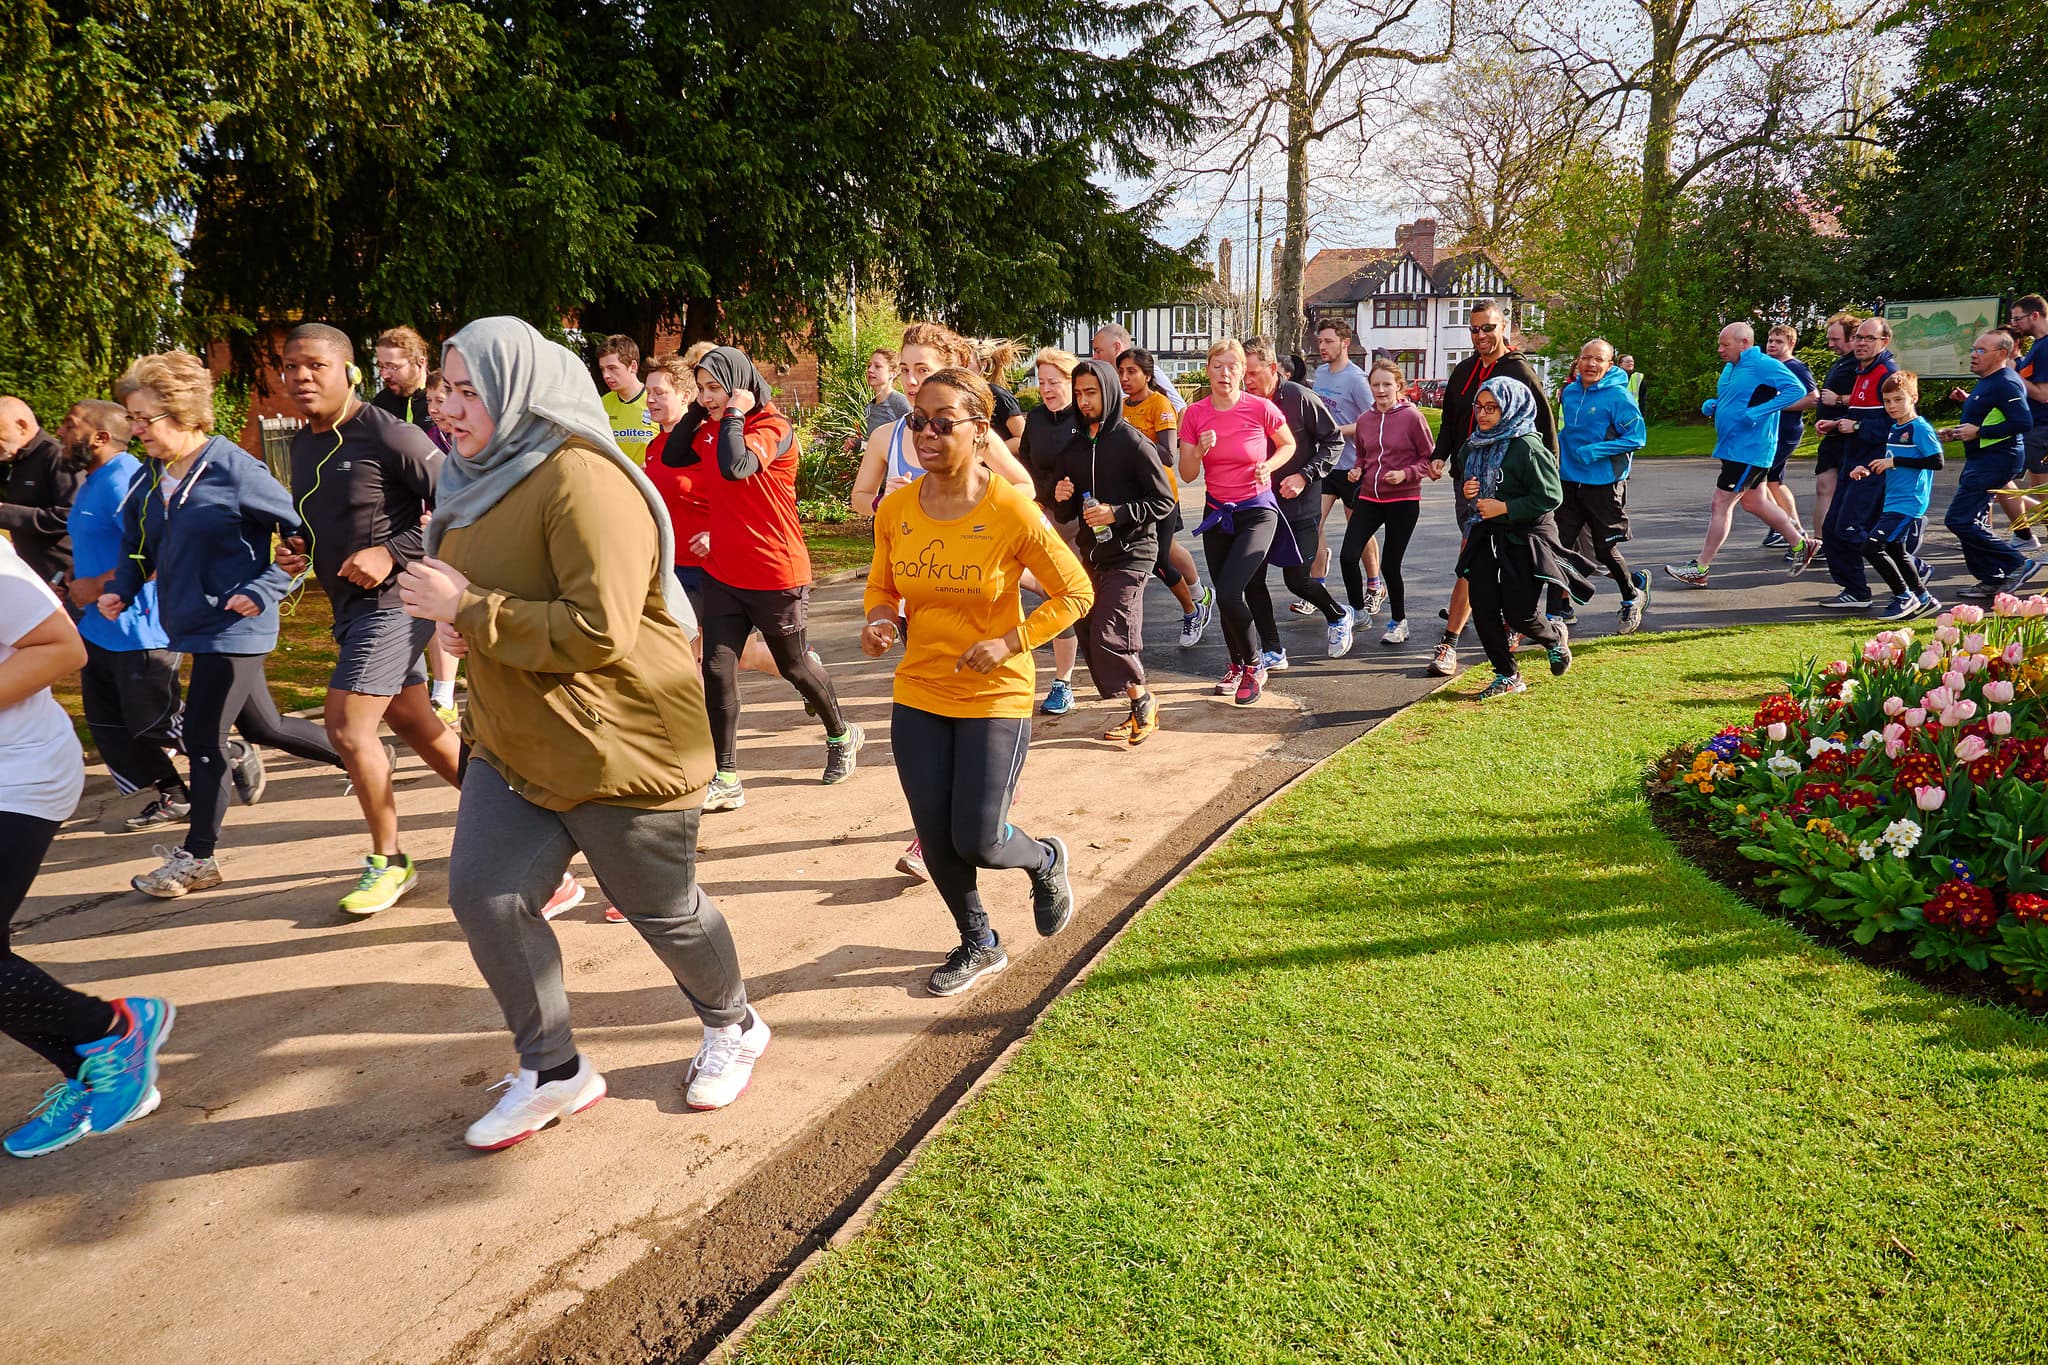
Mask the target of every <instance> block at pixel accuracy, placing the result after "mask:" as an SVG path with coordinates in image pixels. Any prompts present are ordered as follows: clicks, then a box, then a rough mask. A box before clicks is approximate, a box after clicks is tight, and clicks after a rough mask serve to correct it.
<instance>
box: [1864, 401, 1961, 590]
mask: <svg viewBox="0 0 2048 1365" xmlns="http://www.w3.org/2000/svg"><path fill="white" fill-rule="evenodd" d="M1919 401H1920V377H1919V376H1918V375H1916V374H1914V373H1913V372H1912V371H1911V370H1896V371H1894V372H1893V373H1892V375H1891V377H1890V378H1888V379H1886V380H1885V381H1884V410H1885V415H1886V416H1888V417H1890V418H1891V419H1892V429H1891V434H1890V435H1889V436H1887V437H1886V438H1885V444H1884V454H1883V455H1881V456H1879V457H1878V458H1877V459H1875V460H1872V461H1871V462H1870V463H1868V464H1864V465H1859V466H1857V467H1856V468H1854V469H1852V470H1850V471H1849V477H1850V478H1851V479H1854V480H1857V481H1859V482H1860V481H1861V480H1863V479H1866V478H1880V479H1883V480H1884V510H1883V511H1882V512H1881V513H1879V515H1878V518H1877V523H1876V525H1874V526H1872V527H1871V530H1870V536H1869V538H1868V539H1867V540H1865V541H1864V542H1863V557H1864V558H1865V559H1866V560H1868V561H1869V562H1870V566H1871V567H1872V568H1874V569H1876V570H1877V571H1878V573H1879V574H1880V575H1882V576H1883V578H1884V581H1885V583H1886V584H1887V585H1888V586H1889V587H1890V588H1891V590H1892V600H1891V601H1890V602H1889V603H1887V604H1886V605H1885V609H1884V611H1883V612H1882V613H1880V619H1882V620H1886V621H1905V620H1908V619H1910V618H1912V617H1915V616H1930V615H1932V614H1933V613H1935V612H1938V611H1940V610H1941V603H1940V602H1938V601H1936V600H1935V597H1934V594H1933V593H1931V592H1929V591H1927V587H1926V585H1925V584H1924V583H1923V582H1922V581H1921V578H1920V570H1919V568H1918V567H1917V566H1916V565H1915V564H1914V563H1913V555H1912V552H1911V550H1910V549H1909V547H1908V545H1907V539H1908V536H1909V535H1910V533H1911V532H1912V530H1913V528H1915V527H1916V526H1918V525H1919V524H1920V519H1921V518H1922V517H1925V516H1926V515H1927V503H1928V500H1929V499H1930V498H1931V497H1932V496H1933V494H1934V474H1935V471H1936V470H1938V469H1940V468H1941V437H1939V436H1937V435H1936V434H1935V432H1934V427H1933V425H1932V424H1930V423H1929V422H1928V420H1927V419H1926V418H1925V417H1922V416H1921V415H1920V412H1919V408H1918V406H1917V405H1918V404H1919Z"/></svg>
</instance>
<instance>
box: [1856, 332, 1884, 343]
mask: <svg viewBox="0 0 2048 1365" xmlns="http://www.w3.org/2000/svg"><path fill="white" fill-rule="evenodd" d="M1854 340H1857V341H1883V340H1884V338H1883V337H1881V336H1879V335H1877V333H1875V332H1858V333H1857V334H1856V335H1855V337H1854Z"/></svg>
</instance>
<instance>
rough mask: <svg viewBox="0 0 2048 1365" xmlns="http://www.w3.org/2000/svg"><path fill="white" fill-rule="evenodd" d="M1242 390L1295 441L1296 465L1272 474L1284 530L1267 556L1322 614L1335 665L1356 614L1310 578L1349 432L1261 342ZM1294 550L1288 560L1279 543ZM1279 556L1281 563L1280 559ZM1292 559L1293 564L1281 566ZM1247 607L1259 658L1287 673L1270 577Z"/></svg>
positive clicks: (1252, 347) (1254, 584) (1251, 349)
mask: <svg viewBox="0 0 2048 1365" xmlns="http://www.w3.org/2000/svg"><path fill="white" fill-rule="evenodd" d="M1244 356H1245V367H1244V386H1245V389H1246V391H1247V392H1250V393H1255V394H1257V395H1258V396H1259V397H1261V398H1270V399H1271V400H1272V401H1273V405H1274V406H1275V407H1277V408H1279V409H1280V415H1281V416H1283V417H1285V418H1286V419H1287V427H1288V430H1290V431H1292V432H1293V433H1294V458H1293V459H1291V460H1289V461H1288V462H1287V463H1286V464H1284V465H1282V466H1280V468H1279V469H1277V470H1275V471H1274V473H1273V497H1274V500H1275V501H1276V502H1278V503H1279V504H1280V524H1281V525H1282V526H1284V527H1286V528H1287V531H1286V533H1285V534H1276V535H1275V536H1274V537H1273V548H1272V549H1271V550H1268V551H1267V552H1266V565H1267V567H1268V568H1270V567H1272V566H1273V565H1275V564H1279V565H1280V575H1281V578H1282V579H1283V580H1284V581H1285V582H1286V584H1287V590H1288V591H1289V592H1291V593H1293V594H1294V595H1295V596H1296V597H1297V598H1299V599H1301V600H1302V601H1304V602H1306V603H1308V604H1309V605H1310V606H1312V607H1314V608H1315V609H1316V610H1318V611H1320V612H1322V614H1323V621H1324V626H1325V630H1326V632H1327V639H1328V643H1329V650H1330V657H1331V658H1333V659H1341V658H1343V657H1344V656H1345V655H1346V654H1349V653H1350V652H1351V642H1352V625H1351V613H1350V612H1349V611H1347V610H1346V609H1345V608H1343V607H1340V606H1338V605H1337V600H1336V599H1335V598H1334V597H1332V596H1330V590H1329V589H1328V588H1326V587H1324V586H1323V584H1322V583H1321V582H1320V581H1318V580H1317V579H1316V578H1315V577H1313V576H1312V575H1311V574H1310V572H1309V568H1310V566H1311V565H1312V564H1313V563H1314V562H1315V557H1316V551H1317V550H1319V549H1321V548H1322V539H1323V526H1322V489H1323V476H1324V475H1325V474H1327V473H1329V472H1330V471H1331V470H1333V469H1335V468H1336V467H1337V461H1338V459H1339V458H1341V457H1342V455H1343V454H1344V432H1343V428H1342V427H1340V426H1339V425H1338V423H1337V416H1336V414H1335V413H1333V412H1331V411H1330V407H1329V405H1328V404H1327V403H1325V402H1323V400H1322V399H1321V398H1320V397H1318V396H1317V394H1316V391H1315V390H1314V389H1311V388H1308V387H1306V386H1305V385H1301V384H1297V383H1295V382H1294V381H1293V380H1292V379H1282V378H1281V377H1280V357H1279V355H1278V353H1277V352H1275V351H1274V349H1273V344H1272V343H1271V342H1269V341H1265V340H1263V339H1261V340H1258V341H1253V342H1251V343H1249V344H1248V345H1246V347H1245V348H1244ZM1283 540H1284V541H1286V542H1287V543H1288V544H1291V545H1292V546H1293V547H1294V553H1293V554H1292V555H1291V556H1290V555H1289V554H1288V552H1287V551H1286V550H1285V549H1284V548H1283V547H1282V541H1283ZM1276 554H1277V555H1278V556H1280V558H1277V559H1276V558H1275V556H1276ZM1287 558H1293V559H1294V560H1295V561H1296V562H1294V563H1291V564H1289V563H1284V562H1282V561H1283V560H1284V559H1287ZM1244 600H1245V605H1246V606H1248V607H1250V608H1251V609H1252V625H1253V626H1255V627H1256V628H1257V629H1258V632H1259V652H1260V654H1261V655H1262V656H1263V657H1264V660H1265V664H1266V668H1267V669H1268V671H1275V670H1280V669H1284V668H1286V667H1287V651H1286V650H1284V649H1282V648H1281V647H1280V628H1279V623H1278V621H1277V620H1276V619H1275V618H1274V616H1273V594H1272V593H1271V592H1270V591H1269V590H1268V589H1267V587H1266V570H1265V569H1263V568H1262V569H1260V570H1259V573H1258V576H1257V577H1255V578H1254V579H1252V581H1251V583H1250V584H1249V585H1248V586H1247V587H1246V588H1245V593H1244Z"/></svg>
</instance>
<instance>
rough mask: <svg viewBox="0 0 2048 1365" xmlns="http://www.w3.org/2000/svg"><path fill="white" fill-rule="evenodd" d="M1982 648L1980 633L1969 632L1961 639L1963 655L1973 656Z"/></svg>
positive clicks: (1981, 635) (1982, 637)
mask: <svg viewBox="0 0 2048 1365" xmlns="http://www.w3.org/2000/svg"><path fill="white" fill-rule="evenodd" d="M1982 648H1984V634H1983V632H1982V631H1971V632H1970V633H1969V634H1968V635H1965V636H1964V637H1963V653H1965V654H1975V653H1976V652H1977V651H1978V650H1980V649H1982Z"/></svg>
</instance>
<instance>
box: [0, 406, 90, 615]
mask: <svg viewBox="0 0 2048 1365" xmlns="http://www.w3.org/2000/svg"><path fill="white" fill-rule="evenodd" d="M0 460H5V461H7V462H9V463H10V464H11V465H12V469H11V470H10V471H9V475H10V477H9V478H8V480H7V497H6V500H5V501H4V502H0V531H5V532H7V534H8V535H9V536H10V537H12V539H13V541H14V549H15V552H16V553H18V554H19V555H20V556H21V559H22V562H23V563H24V564H27V565H28V566H29V568H30V569H31V570H32V571H34V573H35V576H36V577H37V578H40V579H42V580H43V581H44V582H45V583H60V582H62V581H63V580H65V579H67V578H69V577H70V576H71V532H70V530H69V529H68V527H67V526H66V523H67V522H68V521H69V519H70V516H71V501H72V499H73V498H75V497H76V496H77V495H78V485H80V484H81V483H84V482H85V476H86V473H87V470H86V469H85V467H84V466H83V465H81V464H79V463H78V462H77V461H76V460H73V459H72V458H71V457H70V456H69V455H66V454H65V453H64V447H63V446H61V445H59V444H58V443H57V438H56V437H54V436H52V435H50V433H49V432H47V431H44V430H43V427H42V423H40V422H38V421H36V415H35V414H34V413H33V412H31V411H29V406H28V404H26V403H24V402H22V401H21V400H20V399H19V398H16V397H15V396H14V395H13V394H7V395H5V396H0Z"/></svg>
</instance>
